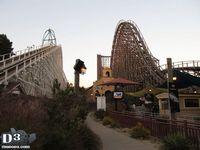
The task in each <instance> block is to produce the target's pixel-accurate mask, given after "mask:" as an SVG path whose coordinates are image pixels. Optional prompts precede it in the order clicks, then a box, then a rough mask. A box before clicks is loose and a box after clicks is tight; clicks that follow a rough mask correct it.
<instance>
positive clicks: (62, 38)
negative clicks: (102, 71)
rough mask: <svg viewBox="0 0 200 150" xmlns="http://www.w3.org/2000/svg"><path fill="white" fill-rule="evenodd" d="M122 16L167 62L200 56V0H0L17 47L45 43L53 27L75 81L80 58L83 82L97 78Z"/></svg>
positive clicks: (5, 28) (0, 20)
mask: <svg viewBox="0 0 200 150" xmlns="http://www.w3.org/2000/svg"><path fill="white" fill-rule="evenodd" d="M120 20H132V21H134V22H135V23H136V24H137V26H138V27H139V29H140V31H141V32H142V35H143V36H144V39H145V41H146V43H147V45H148V47H149V49H150V51H151V52H152V54H153V55H154V56H155V57H156V58H158V59H159V60H160V63H161V64H165V63H166V58H167V57H171V58H172V60H173V61H174V62H176V61H183V60H199V59H200V1H199V0H0V34H2V33H4V34H6V35H7V37H8V38H9V39H10V40H11V41H12V42H13V48H14V50H22V49H25V48H26V47H27V46H31V45H33V44H34V45H41V43H42V36H43V34H44V32H45V30H47V29H48V28H51V29H53V30H54V31H55V34H56V38H57V43H58V44H61V46H62V51H63V64H64V72H65V74H66V77H67V79H68V81H69V82H71V83H73V82H74V70H73V66H74V64H75V60H76V59H78V58H79V59H81V60H83V61H84V62H85V65H86V67H87V72H86V74H85V75H81V79H80V82H81V83H80V84H81V86H85V87H88V86H91V85H92V83H93V82H94V81H95V80H96V78H97V77H96V72H97V69H96V57H97V56H96V55H97V54H102V55H111V49H112V41H113V37H114V33H115V29H116V26H117V24H118V22H119V21H120Z"/></svg>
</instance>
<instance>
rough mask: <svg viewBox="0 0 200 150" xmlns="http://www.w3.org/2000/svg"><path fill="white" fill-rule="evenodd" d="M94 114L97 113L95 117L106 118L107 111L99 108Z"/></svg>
mask: <svg viewBox="0 0 200 150" xmlns="http://www.w3.org/2000/svg"><path fill="white" fill-rule="evenodd" d="M94 115H95V117H96V118H97V119H100V120H103V118H104V117H105V115H106V112H105V111H104V110H103V109H99V110H98V111H96V112H95V113H94Z"/></svg>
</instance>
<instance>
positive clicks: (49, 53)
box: [0, 44, 67, 97]
mask: <svg viewBox="0 0 200 150" xmlns="http://www.w3.org/2000/svg"><path fill="white" fill-rule="evenodd" d="M15 54H16V55H13V56H12V55H11V54H6V55H10V56H9V57H6V55H1V56H0V84H4V85H8V84H9V82H11V81H13V80H14V81H15V82H18V83H20V86H21V88H22V89H23V91H24V92H25V93H26V94H28V95H32V96H47V97H52V85H53V81H54V79H57V80H58V81H59V83H60V84H61V88H62V89H64V88H65V87H66V86H67V79H66V77H65V74H64V72H63V63H62V61H63V59H62V48H61V46H59V45H58V46H57V45H52V44H50V45H43V46H38V47H32V48H28V49H26V50H23V51H17V52H15Z"/></svg>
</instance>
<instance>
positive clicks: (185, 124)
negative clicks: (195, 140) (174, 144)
mask: <svg viewBox="0 0 200 150" xmlns="http://www.w3.org/2000/svg"><path fill="white" fill-rule="evenodd" d="M184 129H185V137H188V126H187V120H184Z"/></svg>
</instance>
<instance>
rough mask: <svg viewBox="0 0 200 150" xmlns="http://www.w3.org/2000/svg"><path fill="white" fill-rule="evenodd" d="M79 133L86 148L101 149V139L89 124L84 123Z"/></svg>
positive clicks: (90, 149)
mask: <svg viewBox="0 0 200 150" xmlns="http://www.w3.org/2000/svg"><path fill="white" fill-rule="evenodd" d="M79 134H80V136H79V137H81V140H82V142H83V148H84V149H86V150H100V149H101V142H100V141H101V140H100V139H99V137H98V136H97V135H96V134H94V133H93V132H92V131H91V130H90V129H89V128H88V127H87V126H84V125H82V126H81V127H80V128H79Z"/></svg>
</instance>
